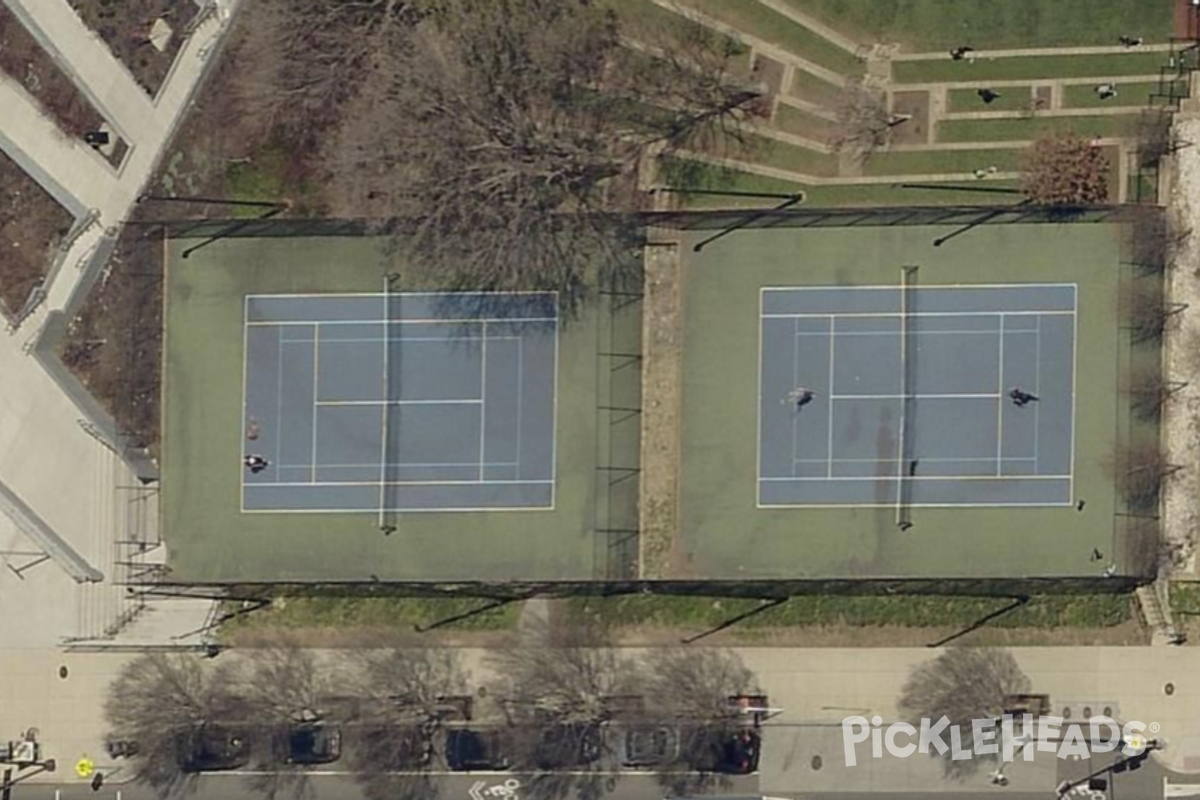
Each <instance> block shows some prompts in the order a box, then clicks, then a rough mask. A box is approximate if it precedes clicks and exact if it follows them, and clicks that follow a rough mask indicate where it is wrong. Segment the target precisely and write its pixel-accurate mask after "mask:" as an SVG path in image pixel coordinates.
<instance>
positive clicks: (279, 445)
mask: <svg viewBox="0 0 1200 800" xmlns="http://www.w3.org/2000/svg"><path fill="white" fill-rule="evenodd" d="M275 339H276V349H278V350H279V364H278V365H277V369H278V372H277V373H276V381H275V394H276V397H275V425H274V428H275V430H274V434H275V463H276V464H278V463H279V460H280V459H281V458H282V456H281V455H280V454H281V453H282V452H283V329H282V328H280V329H279V332H278V333H277V334H276V337H275ZM275 472H276V474H278V472H279V470H278V468H276V470H275Z"/></svg>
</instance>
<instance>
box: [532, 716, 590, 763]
mask: <svg viewBox="0 0 1200 800" xmlns="http://www.w3.org/2000/svg"><path fill="white" fill-rule="evenodd" d="M602 750H603V748H602V742H601V732H600V726H599V725H597V724H595V723H585V722H575V723H566V724H559V725H550V726H548V727H545V728H542V731H541V734H540V735H539V737H538V741H537V747H536V748H535V750H534V754H533V761H534V765H535V766H537V767H538V769H570V768H572V767H582V766H586V765H588V764H592V763H595V762H596V761H598V760H599V759H600V754H601V752H602Z"/></svg>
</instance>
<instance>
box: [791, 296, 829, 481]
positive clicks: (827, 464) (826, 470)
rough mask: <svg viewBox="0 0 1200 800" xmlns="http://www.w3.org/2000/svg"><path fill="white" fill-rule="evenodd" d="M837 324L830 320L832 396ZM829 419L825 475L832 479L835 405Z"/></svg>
mask: <svg viewBox="0 0 1200 800" xmlns="http://www.w3.org/2000/svg"><path fill="white" fill-rule="evenodd" d="M836 322H837V320H836V318H834V317H830V318H829V393H830V395H832V394H833V376H834V371H833V365H834V349H833V342H834V339H835V338H836V337H837V329H836V327H835V325H836ZM798 324H799V323H797V325H798ZM828 417H829V419H828V421H827V422H828V424H827V425H826V427H827V428H828V433H829V439H828V441H827V442H826V444H825V475H826V477H829V478H832V477H833V403H830V404H829V414H828ZM794 469H795V467H794V466H793V471H794Z"/></svg>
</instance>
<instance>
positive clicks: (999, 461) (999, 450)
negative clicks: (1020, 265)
mask: <svg viewBox="0 0 1200 800" xmlns="http://www.w3.org/2000/svg"><path fill="white" fill-rule="evenodd" d="M999 338H1000V343H999V349H1000V356H999V360H998V363H997V364H996V476H997V477H999V476H1001V475H1002V474H1003V472H1004V315H1003V314H1001V315H1000V337H999Z"/></svg>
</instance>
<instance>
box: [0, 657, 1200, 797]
mask: <svg viewBox="0 0 1200 800" xmlns="http://www.w3.org/2000/svg"><path fill="white" fill-rule="evenodd" d="M702 649H703V648H697V650H702ZM458 652H459V654H460V656H461V658H462V663H463V666H464V668H465V669H466V671H467V673H468V676H469V677H468V680H469V683H471V684H473V685H476V686H478V685H480V684H482V683H485V682H487V681H488V680H489V679H490V678H491V676H492V671H491V668H490V666H489V664H488V661H487V651H486V650H482V649H478V648H463V649H461V650H459V651H458ZM626 652H628V653H629V654H631V655H637V654H645V653H647V652H648V651H645V650H637V649H630V650H628V651H626ZM737 652H738V653H739V654H740V656H741V657H742V659H743V660H744V661H745V663H746V665H747V666H748V667H750V668H751V669H752V670H753V671H754V672H755V673H756V675H757V678H758V681H759V684H760V686H761V688H762V689H763V690H765V691H766V692H767V694H768V696H769V697H770V702H771V705H772V706H773V707H777V708H780V709H782V713H780V714H779V715H778V716H775V717H773V718H772V719H771V720H770V721H769V723H768V724H769V729H768V733H767V740H766V741H767V744H766V746H765V747H764V756H763V759H764V761H763V787H762V788H763V790H764V792H766V793H767V794H771V792H772V790H773V789H775V790H779V791H780V792H783V791H789V790H790V791H797V790H799V791H803V790H804V789H805V787H804V786H798V785H796V783H795V781H796V780H798V777H799V773H798V769H799V767H800V766H801V765H807V764H809V763H810V762H811V758H812V756H813V755H821V756H822V758H823V759H824V760H825V761H826V762H827V763H828V764H829V766H830V767H833V766H835V764H840V763H841V762H842V760H843V755H842V753H841V751H840V749H833V750H831V749H830V748H829V747H826V746H825V745H828V744H829V742H824V743H823V744H822V741H823V740H822V739H820V738H819V737H814V736H811V735H806V736H796V735H794V734H793V732H794V731H799V730H806V729H807V730H812V729H816V728H821V727H836V726H838V725H840V722H841V720H842V719H844V718H846V717H848V716H854V715H859V716H866V717H870V716H873V715H875V714H878V715H880V716H881V717H883V719H884V721H885V724H886V723H887V722H889V721H895V720H897V719H898V713H897V711H896V708H895V700H896V698H897V696H898V695H899V694H900V692H901V689H902V687H903V685H904V682H905V680H906V679H907V678H908V675H909V674H910V672H911V670H912V668H913V667H914V666H916V665H918V664H921V663H923V662H924V661H926V660H927V659H931V658H934V657H935V656H936V655H937V652H938V651H936V650H931V649H928V648H880V649H871V650H864V649H861V648H828V649H802V648H774V647H751V648H741V649H739V650H738V651H737ZM1011 652H1012V653H1013V655H1014V656H1015V657H1016V659H1017V661H1018V662H1019V663H1020V665H1021V667H1022V669H1023V670H1024V671H1025V673H1026V674H1027V675H1028V676H1029V678H1030V681H1031V683H1032V686H1033V690H1034V691H1035V692H1039V693H1046V694H1049V695H1050V698H1051V704H1052V708H1053V713H1055V714H1059V715H1061V714H1063V710H1064V709H1070V712H1069V713H1070V715H1071V717H1072V718H1073V719H1079V718H1080V717H1081V716H1082V715H1083V713H1084V709H1085V708H1086V707H1089V706H1090V707H1091V708H1092V709H1093V713H1100V711H1101V709H1103V708H1104V707H1105V706H1111V707H1112V708H1113V715H1114V717H1116V718H1117V719H1119V720H1121V721H1123V722H1128V721H1132V720H1136V721H1140V722H1144V723H1146V724H1147V725H1150V724H1151V723H1156V724H1157V725H1158V726H1159V727H1158V730H1157V731H1156V732H1155V733H1154V734H1153V735H1154V736H1156V737H1158V738H1160V739H1165V740H1166V742H1167V745H1166V749H1164V750H1163V751H1161V752H1160V753H1157V754H1156V758H1158V759H1159V760H1160V761H1162V762H1163V763H1164V764H1165V765H1166V766H1168V767H1170V768H1172V769H1175V770H1178V771H1186V772H1194V773H1197V772H1200V679H1197V676H1200V648H1168V647H1158V648H1148V647H1073V648H1068V647H1061V648H1060V647H1026V648H1014V649H1012V651H1011ZM342 655H343V654H342V652H340V651H330V650H326V651H322V652H321V659H322V660H323V661H325V663H327V664H329V665H330V666H331V667H332V666H336V665H337V664H339V663H341V658H342ZM128 658H130V656H129V655H126V654H99V655H98V654H86V655H84V654H63V653H61V652H60V651H58V650H54V649H35V650H26V651H21V652H14V651H0V675H4V676H5V680H4V681H3V682H0V709H3V710H4V715H3V718H2V719H3V724H4V725H6V726H7V727H6V728H5V729H6V730H9V731H10V732H16V731H18V730H20V729H22V726H24V727H28V726H30V725H36V726H37V727H39V728H40V732H41V738H42V741H43V742H44V744H45V747H46V749H47V755H48V756H50V757H56V758H59V759H62V760H63V761H65V762H66V763H74V762H75V760H77V759H78V758H79V757H80V756H82V755H84V754H88V755H91V756H93V757H97V760H100V759H99V758H98V757H99V756H100V755H101V754H102V752H103V751H102V747H103V740H104V733H105V727H104V723H103V719H102V705H103V698H104V696H105V694H106V692H107V687H108V684H109V682H110V681H111V680H112V678H113V677H114V676H115V675H116V674H117V672H118V670H119V669H120V667H121V665H122V664H123V663H125V661H126V660H127V659H128ZM254 658H255V651H254V650H253V649H250V650H240V651H229V652H228V653H226V654H225V655H222V656H221V657H220V658H219V659H217V660H216V661H215V662H206V663H210V664H229V663H231V662H233V663H237V662H239V661H241V662H243V663H252V662H253V660H254ZM63 666H65V667H66V668H67V677H66V678H60V677H59V669H60V667H63ZM10 677H11V679H10ZM1168 683H1172V684H1174V691H1173V693H1172V694H1167V693H1166V692H1165V691H1164V687H1165V686H1166V684H1168ZM17 685H19V686H24V687H26V689H25V691H16V690H14V688H13V687H14V686H17ZM772 731H774V732H772ZM834 738H840V737H834ZM812 747H824V749H823V751H822V752H820V753H816V752H808V751H807V749H806V748H812ZM1039 758H1041V757H1039ZM919 766H920V765H919V764H915V762H914V770H915V771H913V770H910V771H909V772H910V774H909V776H908V778H907V779H906V780H908V781H916V782H917V783H918V784H920V782H921V781H927V782H929V783H928V785H926V786H924V788H930V789H931V788H933V786H934V782H936V783H937V784H938V785H940V784H941V778H940V770H936V769H934V770H921V769H916V767H919ZM845 774H846V776H849V777H852V776H853V772H852V771H849V772H847V773H845ZM863 776H864V780H866V779H867V773H866V772H864V775H863ZM52 779H53V780H57V781H61V780H63V776H62V775H61V774H60V775H58V776H53V778H52ZM772 780H774V781H775V782H776V784H775V785H772V784H771V781H772ZM808 788H809V789H812V790H815V789H817V788H818V787H816V786H809V787H808ZM846 788H847V789H849V788H853V787H849V786H847V787H846ZM864 788H865V787H864ZM920 788H922V786H921V785H916V786H912V787H910V789H909V790H910V791H912V790H918V789H920Z"/></svg>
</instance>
